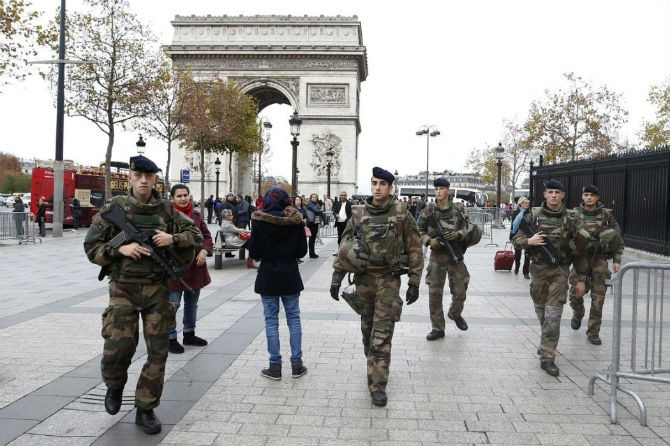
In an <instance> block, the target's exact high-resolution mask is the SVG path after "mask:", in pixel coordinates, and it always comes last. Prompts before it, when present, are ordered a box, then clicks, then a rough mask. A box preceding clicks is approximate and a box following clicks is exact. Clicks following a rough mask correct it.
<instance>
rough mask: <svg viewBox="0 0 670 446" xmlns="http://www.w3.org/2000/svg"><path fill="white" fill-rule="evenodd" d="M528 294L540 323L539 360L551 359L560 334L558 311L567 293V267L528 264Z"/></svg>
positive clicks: (563, 303) (561, 307) (554, 353)
mask: <svg viewBox="0 0 670 446" xmlns="http://www.w3.org/2000/svg"><path fill="white" fill-rule="evenodd" d="M530 277H531V280H530V297H531V298H532V299H533V304H534V305H535V314H536V315H537V318H538V319H539V321H540V327H542V337H541V340H540V361H542V362H544V361H553V360H554V358H556V347H557V346H558V338H559V337H560V334H561V315H562V314H563V306H564V305H565V302H566V301H567V294H568V267H567V266H566V267H562V266H558V265H552V264H546V263H535V262H533V263H532V264H531V265H530Z"/></svg>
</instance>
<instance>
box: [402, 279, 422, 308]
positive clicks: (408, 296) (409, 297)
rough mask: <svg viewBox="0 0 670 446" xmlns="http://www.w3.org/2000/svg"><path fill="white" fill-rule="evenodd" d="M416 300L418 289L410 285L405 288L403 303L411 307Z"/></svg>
mask: <svg viewBox="0 0 670 446" xmlns="http://www.w3.org/2000/svg"><path fill="white" fill-rule="evenodd" d="M418 298H419V287H418V286H416V285H412V284H411V283H410V284H409V285H408V286H407V292H406V293H405V302H407V305H412V304H413V303H414V302H416V300H417V299H418Z"/></svg>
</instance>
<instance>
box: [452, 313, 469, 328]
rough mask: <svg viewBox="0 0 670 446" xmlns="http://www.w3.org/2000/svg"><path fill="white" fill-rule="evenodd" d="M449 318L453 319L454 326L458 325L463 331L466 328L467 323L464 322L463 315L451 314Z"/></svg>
mask: <svg viewBox="0 0 670 446" xmlns="http://www.w3.org/2000/svg"><path fill="white" fill-rule="evenodd" d="M449 319H451V320H452V321H454V323H455V324H456V326H457V327H458V329H459V330H463V331H465V330H467V329H468V323H467V322H465V319H463V316H460V315H459V316H456V317H453V316H451V315H449Z"/></svg>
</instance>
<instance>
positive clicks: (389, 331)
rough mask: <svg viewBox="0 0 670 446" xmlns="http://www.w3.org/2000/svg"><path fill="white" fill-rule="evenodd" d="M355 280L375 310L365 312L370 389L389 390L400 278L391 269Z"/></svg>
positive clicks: (363, 325)
mask: <svg viewBox="0 0 670 446" xmlns="http://www.w3.org/2000/svg"><path fill="white" fill-rule="evenodd" d="M354 282H355V284H356V291H357V292H358V296H359V297H360V299H362V300H363V301H364V302H365V303H366V304H367V305H368V306H369V307H370V308H371V309H372V311H366V312H364V314H362V315H361V333H362V334H363V352H364V353H365V356H366V357H367V360H368V389H370V392H375V391H378V390H379V391H382V392H383V391H385V390H386V383H387V382H388V378H389V365H390V363H391V340H392V339H393V330H394V328H395V323H396V322H397V321H399V320H400V314H401V313H402V304H403V302H402V299H400V294H399V291H400V278H399V277H393V276H392V275H391V274H390V272H389V274H385V275H383V276H372V275H369V274H357V275H356V276H355V279H354Z"/></svg>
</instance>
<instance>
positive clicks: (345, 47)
mask: <svg viewBox="0 0 670 446" xmlns="http://www.w3.org/2000/svg"><path fill="white" fill-rule="evenodd" d="M172 25H173V27H174V37H173V40H172V44H171V45H169V46H167V47H166V48H165V49H166V51H167V53H168V54H169V56H170V57H171V58H172V60H173V63H174V68H175V69H176V70H180V69H186V68H189V69H190V70H192V72H193V75H194V77H195V79H196V80H199V81H208V80H212V79H223V80H226V81H227V80H233V81H235V82H236V83H237V84H238V85H240V87H241V88H242V91H243V92H244V93H246V94H249V95H252V96H253V97H255V98H256V99H257V100H258V102H259V106H260V107H259V108H260V109H261V110H262V109H263V108H265V107H267V106H269V105H271V104H288V105H290V106H291V107H292V108H293V109H294V110H297V112H298V114H299V115H300V117H301V118H302V126H301V129H300V136H299V137H298V141H299V142H300V145H299V146H298V161H297V167H298V170H299V172H300V174H299V176H298V192H300V193H304V194H309V193H310V192H317V193H319V195H320V196H323V195H325V194H326V182H327V168H326V155H325V153H326V151H328V150H329V149H331V150H333V152H334V153H335V155H334V157H333V162H332V165H331V195H334V194H335V193H337V191H340V190H346V191H347V192H348V193H349V194H350V195H351V194H354V193H356V191H357V188H358V185H357V183H356V178H357V171H358V134H359V133H360V132H361V126H360V120H359V115H358V113H359V95H360V83H361V82H363V81H365V79H366V78H367V73H368V67H367V54H366V49H365V46H363V36H362V33H361V23H360V22H359V21H358V18H357V16H352V17H343V16H336V17H326V16H319V17H309V16H302V17H297V16H277V15H267V16H234V17H233V16H218V17H217V16H209V15H208V16H176V17H175V19H174V21H173V22H172ZM289 117H290V116H288V115H287V117H286V119H287V120H288V118H289ZM279 138H282V136H279ZM279 138H278V139H279ZM290 140H291V135H290V134H289V135H286V139H285V141H286V144H287V145H289V144H290ZM195 158H196V162H192V161H191V159H190V157H189V156H188V154H186V153H185V152H184V151H183V150H181V149H176V150H175V151H174V160H175V162H174V163H173V164H174V167H173V169H172V171H171V172H170V179H171V181H173V182H174V181H178V180H179V172H180V169H184V168H187V169H189V170H190V171H191V182H192V183H193V184H192V190H193V193H194V196H196V197H197V195H198V194H197V191H198V190H199V188H200V173H199V172H198V171H197V164H198V163H197V160H199V156H196V157H195ZM214 159H215V156H214V157H209V158H206V161H205V163H206V172H205V188H206V195H207V196H209V195H210V194H214V191H215V174H214V164H213V161H214ZM222 161H224V160H222ZM224 166H226V168H224ZM221 167H222V168H221V175H220V183H219V184H220V189H219V195H224V194H225V193H226V192H227V191H232V192H235V193H241V194H243V195H247V194H248V195H252V196H254V195H255V192H256V190H257V189H256V186H255V185H254V180H253V178H252V175H251V173H252V161H251V160H249V159H241V157H240V159H235V160H234V163H233V169H232V170H233V174H232V176H233V178H232V179H231V178H228V168H227V164H226V163H224V164H222V165H221ZM173 178H174V180H173ZM288 180H289V181H290V178H289V179H288ZM231 185H232V186H231Z"/></svg>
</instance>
